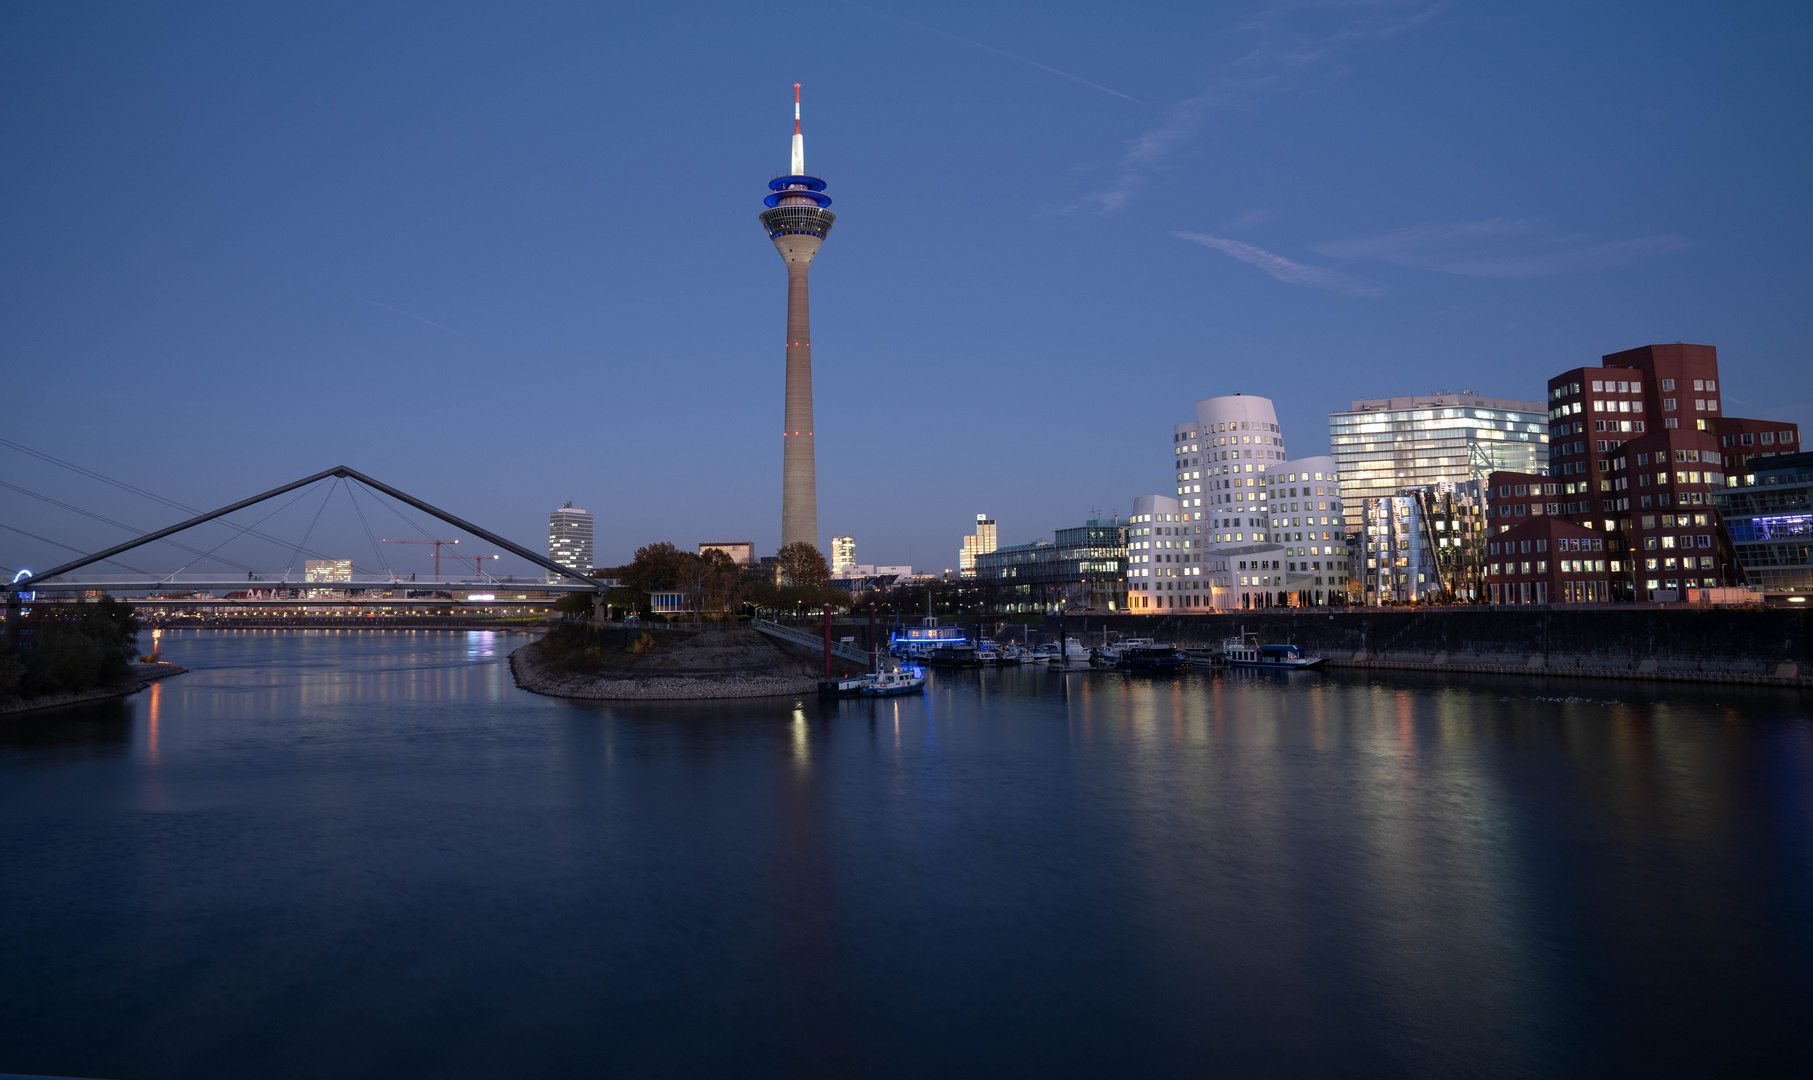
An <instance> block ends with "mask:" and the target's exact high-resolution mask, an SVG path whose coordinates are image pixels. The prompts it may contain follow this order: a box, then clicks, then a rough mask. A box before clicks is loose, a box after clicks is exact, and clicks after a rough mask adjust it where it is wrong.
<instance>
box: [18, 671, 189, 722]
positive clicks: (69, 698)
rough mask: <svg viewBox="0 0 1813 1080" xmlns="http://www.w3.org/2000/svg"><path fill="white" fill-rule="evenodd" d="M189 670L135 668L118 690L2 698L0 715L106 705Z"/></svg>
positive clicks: (78, 691) (95, 689)
mask: <svg viewBox="0 0 1813 1080" xmlns="http://www.w3.org/2000/svg"><path fill="white" fill-rule="evenodd" d="M188 670H189V669H188V668H186V667H182V666H181V665H178V664H169V663H161V662H160V663H156V664H134V665H132V678H131V680H130V681H128V682H124V683H121V684H120V685H118V686H97V687H95V688H94V689H92V690H77V691H73V692H70V693H63V694H40V695H38V696H36V697H5V698H0V715H7V716H11V715H13V714H15V713H27V712H38V711H39V710H41V709H61V708H63V707H65V706H68V705H83V704H86V703H88V702H90V701H106V700H107V699H109V698H122V697H130V696H132V695H133V694H136V693H138V692H139V691H140V690H143V689H144V688H145V687H147V686H150V685H151V684H152V683H154V682H156V681H157V680H159V679H162V678H165V677H167V676H170V675H181V674H183V673H185V672H187V671H188Z"/></svg>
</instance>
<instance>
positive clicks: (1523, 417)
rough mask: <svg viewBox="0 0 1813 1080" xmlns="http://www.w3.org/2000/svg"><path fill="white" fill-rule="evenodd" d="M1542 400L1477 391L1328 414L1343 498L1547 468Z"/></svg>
mask: <svg viewBox="0 0 1813 1080" xmlns="http://www.w3.org/2000/svg"><path fill="white" fill-rule="evenodd" d="M1547 432H1548V417H1547V414H1546V412H1545V410H1544V408H1543V405H1542V403H1541V402H1538V401H1512V400H1508V399H1503V398H1485V397H1480V396H1479V395H1478V394H1476V393H1474V392H1472V391H1470V390H1463V391H1461V392H1460V393H1458V394H1449V393H1437V394H1431V395H1429V396H1428V397H1401V398H1380V399H1378V400H1375V401H1356V402H1354V403H1353V408H1351V409H1350V410H1348V411H1347V412H1338V413H1330V414H1329V416H1328V443H1329V452H1330V453H1331V454H1332V455H1333V456H1334V459H1335V467H1336V470H1337V471H1339V472H1340V474H1341V497H1342V498H1343V499H1345V500H1346V502H1347V504H1348V505H1349V506H1351V507H1354V508H1356V509H1357V508H1358V507H1359V504H1360V501H1361V500H1362V499H1384V498H1391V497H1393V496H1395V495H1397V493H1398V492H1399V491H1401V490H1403V489H1404V488H1413V487H1428V486H1430V485H1432V484H1439V483H1460V482H1462V481H1466V480H1481V481H1483V480H1485V478H1486V477H1487V476H1488V475H1489V474H1490V473H1492V472H1493V471H1495V470H1497V471H1504V472H1541V471H1542V470H1543V469H1544V468H1545V467H1546V466H1547V464H1548V446H1547V443H1548V441H1549V437H1548V434H1547Z"/></svg>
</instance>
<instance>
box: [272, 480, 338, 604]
mask: <svg viewBox="0 0 1813 1080" xmlns="http://www.w3.org/2000/svg"><path fill="white" fill-rule="evenodd" d="M339 486H340V478H339V477H335V478H334V482H333V483H331V484H329V485H327V492H326V493H325V494H323V495H322V496H321V505H320V506H317V507H315V516H314V517H312V518H309V519H308V529H307V530H305V531H304V532H303V534H302V539H300V540H298V541H296V549H295V550H294V551H292V552H290V561H289V562H288V563H287V564H285V565H284V567H283V580H284V581H285V582H286V583H287V582H288V581H289V580H290V574H291V573H292V572H294V571H295V569H296V556H298V555H300V554H302V545H304V544H306V543H308V538H309V537H310V536H312V535H314V532H315V525H316V524H317V523H318V522H320V520H321V512H322V511H323V510H326V509H327V502H328V500H329V499H332V498H333V497H334V489H335V488H337V487H339ZM303 576H304V577H307V576H308V575H307V567H306V566H305V567H304V573H303Z"/></svg>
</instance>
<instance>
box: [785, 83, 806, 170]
mask: <svg viewBox="0 0 1813 1080" xmlns="http://www.w3.org/2000/svg"><path fill="white" fill-rule="evenodd" d="M787 175H788V176H804V175H806V137H805V136H804V135H802V134H800V130H799V83H794V84H793V167H792V169H790V170H789V171H788V173H787Z"/></svg>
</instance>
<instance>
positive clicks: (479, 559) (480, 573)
mask: <svg viewBox="0 0 1813 1080" xmlns="http://www.w3.org/2000/svg"><path fill="white" fill-rule="evenodd" d="M447 557H448V558H449V559H452V560H453V561H454V562H458V563H463V562H465V561H466V560H467V559H471V560H472V576H473V577H475V578H477V579H478V580H480V581H483V580H485V571H484V563H485V560H486V559H496V558H501V556H498V555H449V556H447Z"/></svg>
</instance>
